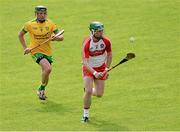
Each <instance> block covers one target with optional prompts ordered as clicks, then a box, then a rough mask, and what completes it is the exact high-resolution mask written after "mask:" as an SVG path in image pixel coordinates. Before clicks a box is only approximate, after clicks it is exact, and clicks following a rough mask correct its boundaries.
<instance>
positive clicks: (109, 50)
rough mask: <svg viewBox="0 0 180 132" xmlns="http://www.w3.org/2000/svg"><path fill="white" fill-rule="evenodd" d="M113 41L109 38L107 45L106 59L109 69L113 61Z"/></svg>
mask: <svg viewBox="0 0 180 132" xmlns="http://www.w3.org/2000/svg"><path fill="white" fill-rule="evenodd" d="M111 45H112V44H111V42H110V40H108V42H107V47H106V52H107V59H106V65H107V70H108V68H110V66H111V63H112V48H111Z"/></svg>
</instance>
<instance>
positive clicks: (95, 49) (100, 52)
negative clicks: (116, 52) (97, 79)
mask: <svg viewBox="0 0 180 132" xmlns="http://www.w3.org/2000/svg"><path fill="white" fill-rule="evenodd" d="M108 52H111V42H110V40H109V39H108V38H107V37H103V38H102V39H100V40H99V41H98V42H94V41H93V39H92V36H89V37H86V38H85V39H84V41H83V49H82V57H83V58H88V60H89V61H88V64H89V66H91V67H93V68H97V67H100V66H102V65H103V64H105V62H106V57H107V53H108Z"/></svg>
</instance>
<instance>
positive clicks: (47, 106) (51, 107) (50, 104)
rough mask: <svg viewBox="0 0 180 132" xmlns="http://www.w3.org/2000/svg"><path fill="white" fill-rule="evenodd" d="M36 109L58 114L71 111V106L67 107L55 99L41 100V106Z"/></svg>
mask: <svg viewBox="0 0 180 132" xmlns="http://www.w3.org/2000/svg"><path fill="white" fill-rule="evenodd" d="M36 111H38V112H41V113H42V112H45V113H46V112H48V113H49V112H52V113H56V114H61V115H62V114H65V113H67V112H70V109H69V108H66V107H65V106H63V105H62V104H60V103H56V102H54V101H51V100H46V101H41V102H40V106H39V107H38V108H37V109H36Z"/></svg>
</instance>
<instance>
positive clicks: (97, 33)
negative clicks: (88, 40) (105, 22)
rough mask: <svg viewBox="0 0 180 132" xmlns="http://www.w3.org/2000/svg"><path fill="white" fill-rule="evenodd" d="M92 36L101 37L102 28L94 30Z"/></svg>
mask: <svg viewBox="0 0 180 132" xmlns="http://www.w3.org/2000/svg"><path fill="white" fill-rule="evenodd" d="M94 36H95V37H96V38H102V36H103V30H96V31H95V33H94Z"/></svg>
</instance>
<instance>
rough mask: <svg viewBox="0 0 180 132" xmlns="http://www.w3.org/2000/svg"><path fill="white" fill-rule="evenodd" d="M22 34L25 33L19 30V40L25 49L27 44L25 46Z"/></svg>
mask: <svg viewBox="0 0 180 132" xmlns="http://www.w3.org/2000/svg"><path fill="white" fill-rule="evenodd" d="M24 34H25V33H24V32H23V31H21V32H19V34H18V37H19V41H20V43H21V45H22V47H23V49H24V50H25V49H26V48H27V46H26V42H25V39H24Z"/></svg>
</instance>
